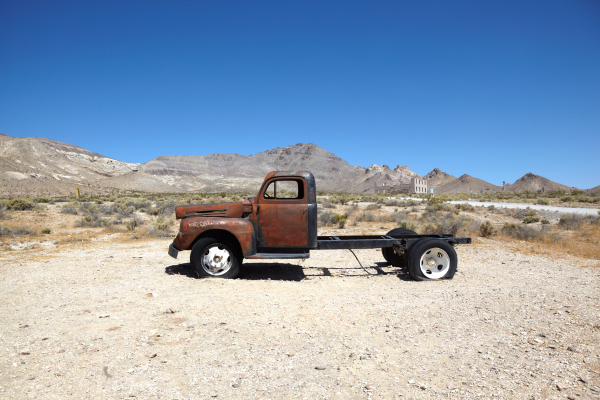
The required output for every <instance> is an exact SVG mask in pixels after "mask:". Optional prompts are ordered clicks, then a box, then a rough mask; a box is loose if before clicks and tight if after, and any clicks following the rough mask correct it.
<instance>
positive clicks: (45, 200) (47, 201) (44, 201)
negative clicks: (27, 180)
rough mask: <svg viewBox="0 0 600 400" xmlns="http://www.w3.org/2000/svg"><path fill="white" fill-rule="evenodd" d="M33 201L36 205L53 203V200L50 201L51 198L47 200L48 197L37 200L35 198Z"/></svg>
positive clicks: (37, 198)
mask: <svg viewBox="0 0 600 400" xmlns="http://www.w3.org/2000/svg"><path fill="white" fill-rule="evenodd" d="M33 201H34V202H35V203H46V204H47V203H51V202H52V200H50V199H49V198H47V197H36V198H35V199H34V200H33Z"/></svg>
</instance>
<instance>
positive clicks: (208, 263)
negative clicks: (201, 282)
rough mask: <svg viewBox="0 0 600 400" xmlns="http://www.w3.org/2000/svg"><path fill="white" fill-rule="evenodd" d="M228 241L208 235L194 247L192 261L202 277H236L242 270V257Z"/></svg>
mask: <svg viewBox="0 0 600 400" xmlns="http://www.w3.org/2000/svg"><path fill="white" fill-rule="evenodd" d="M232 249H233V246H231V244H229V243H227V242H226V241H223V240H219V239H215V238H212V237H206V238H202V239H200V240H198V241H197V242H196V244H195V245H194V247H192V254H191V255H190V263H191V264H192V266H193V267H194V269H195V270H196V273H197V274H198V277H200V278H225V279H230V278H235V277H236V276H237V274H238V273H239V272H240V264H241V263H240V257H239V256H238V255H237V254H236V252H235V251H234V250H232Z"/></svg>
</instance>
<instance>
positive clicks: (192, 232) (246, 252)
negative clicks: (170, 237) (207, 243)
mask: <svg viewBox="0 0 600 400" xmlns="http://www.w3.org/2000/svg"><path fill="white" fill-rule="evenodd" d="M210 235H215V236H219V235H220V236H223V235H226V236H230V235H231V236H233V237H235V239H236V240H237V242H238V243H237V244H239V246H240V250H241V252H242V255H243V256H244V257H248V256H251V255H253V254H256V237H255V235H254V228H253V226H252V223H251V222H250V221H248V220H247V219H243V218H217V217H215V218H207V217H198V218H186V219H184V220H182V221H181V226H180V228H179V234H178V235H177V237H176V238H175V240H174V242H173V245H174V246H175V247H176V248H177V249H178V250H191V249H192V247H193V246H194V243H196V241H197V240H198V239H199V238H200V237H206V236H210Z"/></svg>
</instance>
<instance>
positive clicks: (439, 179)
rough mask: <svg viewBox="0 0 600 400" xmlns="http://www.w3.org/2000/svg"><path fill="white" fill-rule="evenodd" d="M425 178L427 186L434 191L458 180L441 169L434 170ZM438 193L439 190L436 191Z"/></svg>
mask: <svg viewBox="0 0 600 400" xmlns="http://www.w3.org/2000/svg"><path fill="white" fill-rule="evenodd" d="M423 178H425V179H426V180H427V186H428V187H432V188H434V189H437V188H439V187H440V186H443V185H445V184H447V183H450V182H452V181H453V180H455V179H456V178H455V177H454V176H452V175H450V174H447V173H446V172H444V171H440V169H439V168H434V169H433V170H432V171H431V172H430V173H428V174H427V175H425V176H424V177H423ZM436 191H437V190H436Z"/></svg>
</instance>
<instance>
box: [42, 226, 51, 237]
mask: <svg viewBox="0 0 600 400" xmlns="http://www.w3.org/2000/svg"><path fill="white" fill-rule="evenodd" d="M41 232H42V233H43V234H45V235H49V234H51V233H52V229H51V228H48V227H46V228H44V229H42V230H41Z"/></svg>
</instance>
